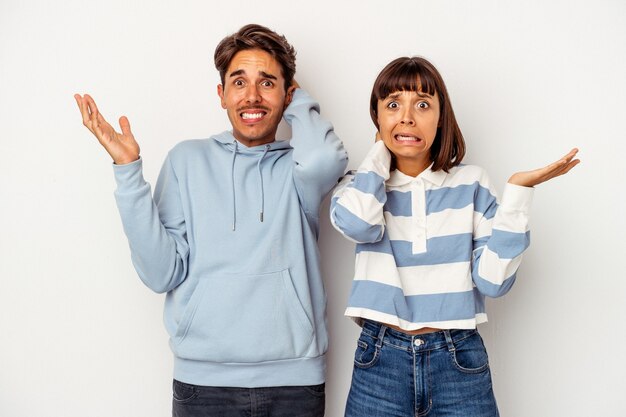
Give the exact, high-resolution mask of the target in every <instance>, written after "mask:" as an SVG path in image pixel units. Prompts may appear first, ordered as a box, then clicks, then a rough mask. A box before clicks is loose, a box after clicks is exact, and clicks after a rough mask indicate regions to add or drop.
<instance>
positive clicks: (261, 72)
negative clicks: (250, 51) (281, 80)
mask: <svg viewBox="0 0 626 417" xmlns="http://www.w3.org/2000/svg"><path fill="white" fill-rule="evenodd" d="M259 74H261V75H262V76H263V77H264V78H269V79H270V80H277V78H276V76H275V75H272V74H269V73H267V72H265V71H259Z"/></svg>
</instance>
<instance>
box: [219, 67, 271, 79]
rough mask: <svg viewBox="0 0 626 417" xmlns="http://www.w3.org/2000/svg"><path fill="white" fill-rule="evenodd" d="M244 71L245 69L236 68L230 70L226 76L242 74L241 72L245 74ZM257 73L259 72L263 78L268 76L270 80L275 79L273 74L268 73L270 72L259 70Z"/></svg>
mask: <svg viewBox="0 0 626 417" xmlns="http://www.w3.org/2000/svg"><path fill="white" fill-rule="evenodd" d="M245 73H246V71H245V70H243V69H238V70H235V71H233V72H231V73H230V74H228V76H229V77H236V76H238V75H243V74H245ZM259 74H260V75H261V76H262V77H263V78H269V79H270V80H276V79H277V78H276V76H275V75H272V74H270V73H268V72H265V71H259Z"/></svg>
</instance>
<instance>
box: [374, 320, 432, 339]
mask: <svg viewBox="0 0 626 417" xmlns="http://www.w3.org/2000/svg"><path fill="white" fill-rule="evenodd" d="M385 326H387V327H389V328H390V329H394V330H397V331H399V332H402V333H404V334H408V335H411V336H415V335H418V334H426V333H434V332H438V331H439V330H441V329H435V328H433V327H422V328H421V329H417V330H404V329H401V328H399V327H398V326H393V325H391V324H386V323H385Z"/></svg>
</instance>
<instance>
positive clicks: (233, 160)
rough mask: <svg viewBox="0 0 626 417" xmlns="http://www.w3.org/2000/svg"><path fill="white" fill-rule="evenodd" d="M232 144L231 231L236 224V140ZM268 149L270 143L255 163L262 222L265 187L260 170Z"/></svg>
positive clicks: (261, 219)
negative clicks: (259, 191) (259, 190)
mask: <svg viewBox="0 0 626 417" xmlns="http://www.w3.org/2000/svg"><path fill="white" fill-rule="evenodd" d="M233 144H234V145H235V147H234V148H233V159H232V163H231V170H230V182H231V186H232V191H233V231H235V228H236V226H237V202H236V200H235V158H236V156H237V151H238V145H237V141H236V140H235V141H233ZM269 150H270V145H265V149H264V150H263V154H262V155H261V157H260V158H259V161H258V162H257V164H256V168H257V172H258V173H259V182H260V183H261V211H260V213H259V220H260V221H261V222H263V213H264V211H265V189H264V187H263V171H261V162H263V159H264V158H265V155H267V151H269Z"/></svg>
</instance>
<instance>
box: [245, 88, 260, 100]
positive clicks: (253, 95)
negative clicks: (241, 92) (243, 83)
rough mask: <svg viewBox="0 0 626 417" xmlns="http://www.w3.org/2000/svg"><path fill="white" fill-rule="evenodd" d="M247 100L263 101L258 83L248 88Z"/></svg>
mask: <svg viewBox="0 0 626 417" xmlns="http://www.w3.org/2000/svg"><path fill="white" fill-rule="evenodd" d="M246 101H247V102H248V103H258V102H259V101H261V94H259V89H258V87H257V86H256V85H250V86H248V88H247V89H246Z"/></svg>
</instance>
